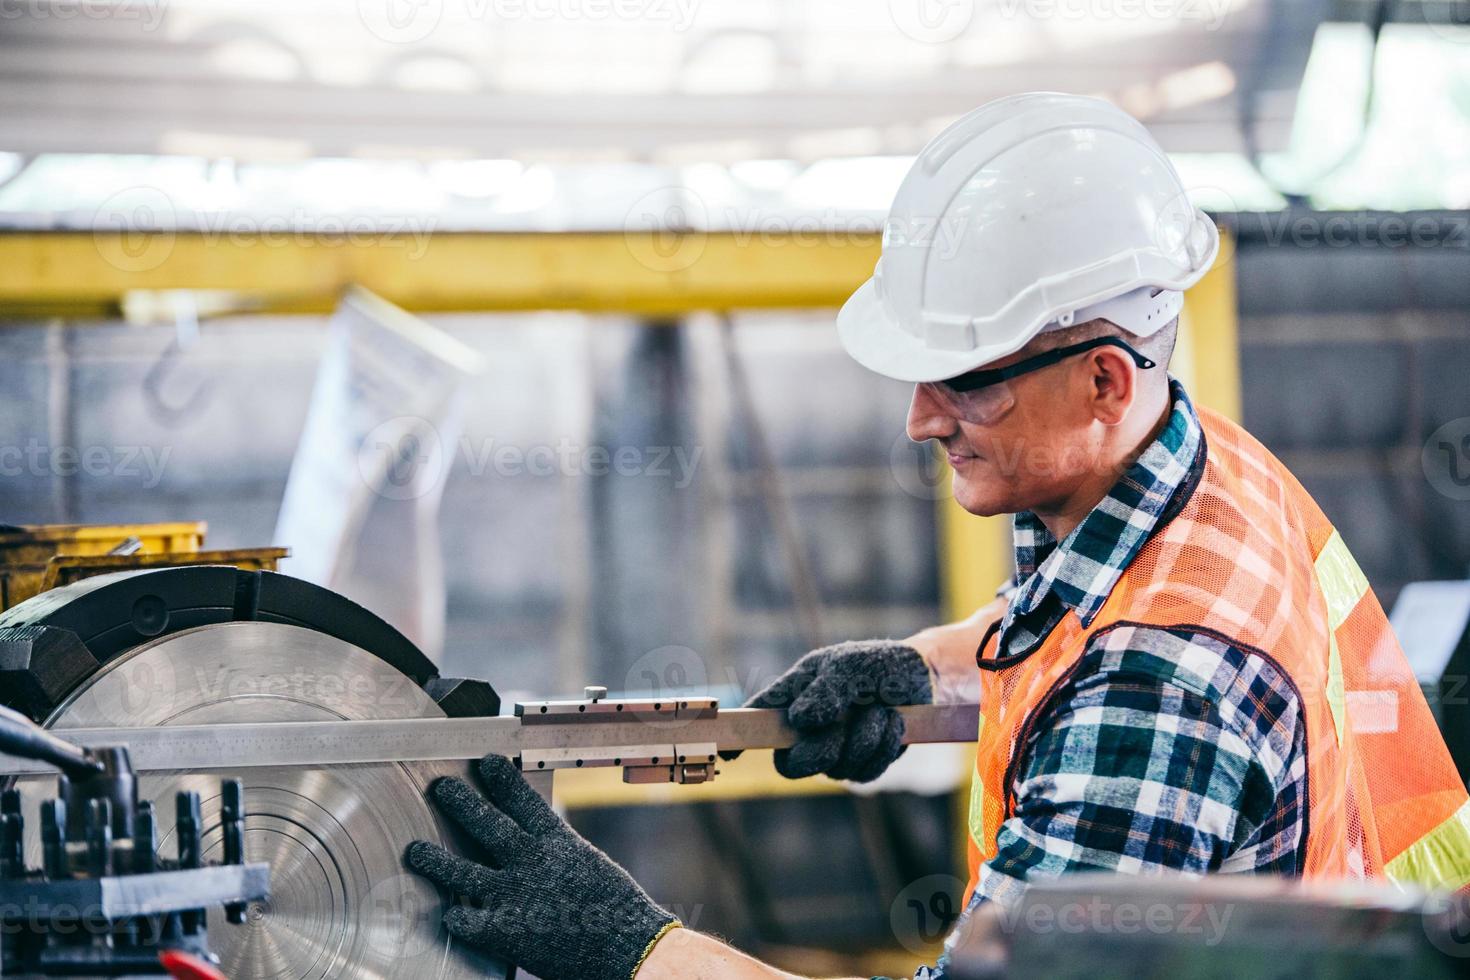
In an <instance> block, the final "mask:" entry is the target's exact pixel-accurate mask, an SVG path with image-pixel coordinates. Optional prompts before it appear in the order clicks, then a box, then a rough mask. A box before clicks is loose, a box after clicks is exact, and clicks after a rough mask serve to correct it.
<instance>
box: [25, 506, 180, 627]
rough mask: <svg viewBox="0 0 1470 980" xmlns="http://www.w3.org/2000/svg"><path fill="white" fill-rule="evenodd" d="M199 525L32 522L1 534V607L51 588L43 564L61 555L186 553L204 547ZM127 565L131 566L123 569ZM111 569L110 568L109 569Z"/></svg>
mask: <svg viewBox="0 0 1470 980" xmlns="http://www.w3.org/2000/svg"><path fill="white" fill-rule="evenodd" d="M208 528H209V525H208V524H206V523H205V522H203V521H170V522H167V523H162V524H31V525H23V526H21V527H19V528H18V529H16V530H9V531H0V609H9V608H10V607H11V606H13V605H15V604H16V603H17V602H22V601H24V600H26V599H29V598H30V597H31V596H33V595H35V594H36V593H38V592H42V591H44V590H45V589H46V588H48V587H49V586H46V585H45V581H46V572H47V566H48V565H49V564H50V562H51V559H52V558H54V557H57V556H59V555H70V556H96V555H106V554H108V553H109V552H112V551H114V550H116V549H117V548H119V547H122V546H124V545H130V544H131V543H132V542H133V541H134V540H136V541H137V546H136V549H137V550H136V551H134V553H133V554H132V555H130V556H127V557H128V558H130V559H136V558H138V557H139V556H141V555H145V554H152V555H156V554H166V553H173V554H189V553H193V552H197V551H198V550H199V549H200V547H201V546H202V545H203V544H204V533H205V531H207V530H208ZM125 567H131V566H125ZM109 570H111V569H109Z"/></svg>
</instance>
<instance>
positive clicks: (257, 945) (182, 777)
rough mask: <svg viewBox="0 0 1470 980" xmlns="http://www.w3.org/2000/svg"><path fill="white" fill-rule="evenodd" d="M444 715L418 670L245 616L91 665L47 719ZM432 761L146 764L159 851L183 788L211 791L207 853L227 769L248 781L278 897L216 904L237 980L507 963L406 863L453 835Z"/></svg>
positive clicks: (258, 842)
mask: <svg viewBox="0 0 1470 980" xmlns="http://www.w3.org/2000/svg"><path fill="white" fill-rule="evenodd" d="M434 717H443V712H442V711H441V710H440V709H439V707H438V705H436V704H435V703H434V701H433V699H431V698H430V697H429V696H428V695H427V694H425V693H424V692H423V690H422V689H420V688H419V686H418V685H417V684H415V683H414V682H413V681H412V680H411V679H409V678H407V677H405V676H404V675H403V674H401V673H399V672H398V671H397V670H395V669H394V668H392V667H390V666H388V665H387V664H386V663H384V662H383V661H381V660H379V659H378V658H377V657H375V656H373V655H372V654H370V653H367V652H365V651H363V650H361V649H359V648H357V647H355V646H352V645H351V644H349V643H346V642H344V641H342V640H338V639H335V638H333V637H331V636H328V635H326V634H324V633H318V632H315V631H313V630H308V629H304V628H301V627H296V626H287V625H283V624H278V623H260V622H237V623H225V624H220V625H215V626H205V627H200V628H197V629H193V630H187V631H184V632H180V633H174V634H171V635H169V636H166V637H162V638H160V639H158V640H155V641H153V642H151V643H147V644H144V645H142V646H139V647H136V648H134V649H132V650H129V651H128V652H126V653H125V654H123V655H121V656H119V657H117V658H115V659H114V660H113V661H111V662H110V663H108V664H107V665H106V666H105V667H104V668H103V669H101V670H100V671H98V673H97V674H96V675H95V676H93V677H92V678H91V679H90V680H89V681H88V682H87V683H86V684H85V685H83V687H82V688H81V689H79V690H78V691H77V692H76V693H75V694H74V695H73V696H72V697H71V698H69V699H68V700H67V701H66V702H65V703H63V704H61V705H60V706H59V707H58V708H57V709H56V711H55V712H54V713H53V714H52V716H51V718H50V719H49V720H48V724H47V727H49V728H55V729H66V728H84V727H94V726H107V725H129V726H143V725H199V724H211V723H250V722H261V723H269V722H278V721H329V720H333V719H345V720H354V721H358V720H374V719H386V718H434ZM441 771H444V770H442V768H441V769H436V768H435V767H434V766H432V765H424V764H404V763H383V764H369V765H343V766H324V767H321V768H290V769H269V768H250V769H240V770H236V771H214V772H210V773H206V774H198V775H195V774H152V775H145V776H142V777H140V779H139V786H140V795H141V796H142V797H146V798H148V799H151V800H153V801H154V806H155V809H156V812H157V823H158V832H159V838H160V841H159V851H160V853H161V854H162V855H164V856H166V857H169V858H172V857H174V856H175V853H176V848H177V842H176V841H175V839H174V833H173V830H174V818H175V809H174V807H175V804H174V795H175V793H176V792H177V791H179V790H184V789H191V790H195V791H196V792H198V793H199V795H200V798H201V800H202V803H203V814H204V825H205V827H206V828H207V832H206V834H205V836H204V838H203V841H202V843H203V848H204V853H205V859H206V860H215V861H217V860H219V859H220V858H221V857H222V854H221V848H222V843H221V831H220V825H219V808H220V790H219V786H220V780H221V779H222V778H236V779H240V780H242V781H243V783H244V785H245V802H246V824H245V856H246V860H248V861H266V862H269V863H270V865H271V898H270V899H269V900H268V901H265V902H259V903H254V904H252V905H251V907H250V908H249V909H248V911H247V914H246V921H245V923H244V924H243V925H232V924H230V923H228V922H226V921H225V917H224V915H223V912H222V911H219V910H214V911H211V912H210V913H209V938H210V945H211V946H212V948H213V949H214V950H215V952H216V953H218V954H219V956H220V960H221V963H220V965H221V967H222V969H223V970H224V972H225V974H226V975H227V976H229V977H231V978H232V980H266V978H271V980H316V978H330V977H371V978H383V980H392V978H399V977H402V978H408V977H414V978H416V980H423V978H429V977H438V978H458V977H471V976H474V977H484V976H486V975H487V974H488V975H491V976H499V975H501V972H500V970H499V968H498V966H497V965H496V964H494V963H493V962H490V961H488V960H485V959H482V958H480V957H477V956H475V955H474V953H473V951H467V950H465V949H463V948H462V947H461V946H459V945H458V944H456V945H454V946H451V945H450V944H449V942H448V940H447V937H446V934H445V933H444V932H443V930H442V926H441V924H440V915H441V901H440V897H439V894H438V892H437V891H436V890H435V889H434V888H433V887H432V886H430V885H428V884H427V883H425V882H424V881H423V880H422V879H420V878H418V877H417V876H414V875H412V874H409V873H407V872H406V871H405V870H404V868H403V865H402V856H403V851H404V848H405V847H407V845H408V844H409V843H410V842H411V841H413V840H416V839H419V838H426V839H429V840H440V839H442V838H443V833H442V830H441V827H440V825H439V823H438V821H437V818H436V816H435V814H434V813H433V811H432V810H431V809H430V807H429V805H428V803H427V801H426V800H425V797H424V791H425V789H426V786H427V783H428V782H429V781H430V780H432V779H433V777H434V776H435V775H437V774H439V772H441Z"/></svg>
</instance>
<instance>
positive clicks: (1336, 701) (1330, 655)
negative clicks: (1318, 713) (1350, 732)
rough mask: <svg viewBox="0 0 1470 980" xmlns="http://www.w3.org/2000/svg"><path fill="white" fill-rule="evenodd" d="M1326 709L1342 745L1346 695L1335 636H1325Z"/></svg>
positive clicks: (1338, 741)
mask: <svg viewBox="0 0 1470 980" xmlns="http://www.w3.org/2000/svg"><path fill="white" fill-rule="evenodd" d="M1327 707H1329V708H1331V709H1332V727H1333V728H1334V729H1335V730H1336V732H1337V744H1338V745H1341V744H1342V723H1343V716H1344V715H1346V714H1347V694H1346V692H1345V691H1344V690H1343V683H1342V651H1340V650H1338V648H1337V634H1336V633H1331V632H1329V633H1328V634H1327Z"/></svg>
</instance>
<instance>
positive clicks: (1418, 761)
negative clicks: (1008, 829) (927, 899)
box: [965, 410, 1470, 903]
mask: <svg viewBox="0 0 1470 980" xmlns="http://www.w3.org/2000/svg"><path fill="white" fill-rule="evenodd" d="M1199 414H1200V421H1201V424H1202V426H1203V429H1204V437H1205V444H1206V447H1207V448H1206V451H1207V456H1206V459H1205V464H1204V470H1203V473H1202V474H1201V476H1200V479H1199V483H1198V484H1197V486H1196V487H1195V489H1194V492H1193V494H1192V495H1191V496H1190V498H1189V500H1188V501H1187V502H1186V503H1185V504H1184V506H1183V508H1182V509H1181V510H1180V511H1179V512H1178V513H1177V514H1176V515H1175V516H1174V518H1173V519H1172V520H1170V521H1168V523H1167V524H1166V525H1164V526H1163V527H1160V528H1158V529H1156V530H1155V532H1154V534H1153V536H1152V537H1151V538H1150V539H1149V541H1148V542H1147V543H1146V544H1145V545H1144V546H1143V548H1142V549H1141V550H1140V551H1139V553H1138V554H1137V556H1135V557H1134V559H1133V562H1132V563H1131V564H1130V565H1129V566H1128V568H1127V570H1125V571H1124V572H1123V575H1122V577H1121V578H1119V580H1118V583H1117V584H1116V585H1115V586H1114V588H1113V591H1112V593H1111V595H1109V597H1108V599H1107V601H1106V602H1105V603H1104V604H1103V606H1102V608H1101V609H1100V610H1099V612H1098V614H1097V616H1096V617H1095V618H1094V619H1093V622H1092V624H1091V625H1090V626H1087V627H1084V626H1083V625H1082V623H1081V621H1080V620H1079V619H1078V618H1077V615H1076V613H1075V612H1072V611H1070V610H1069V611H1068V613H1067V615H1066V616H1065V617H1064V618H1063V619H1062V621H1061V622H1060V624H1058V625H1057V626H1056V628H1055V629H1053V630H1052V631H1051V633H1050V634H1049V635H1048V636H1047V637H1046V638H1045V639H1044V640H1043V641H1042V642H1041V644H1040V645H1039V646H1037V647H1036V648H1035V649H1034V650H1032V651H1030V652H1029V653H1022V654H1016V655H1012V656H1011V657H1008V658H1006V659H1004V660H997V659H996V657H997V649H996V647H997V643H998V640H997V639H996V631H995V629H994V628H992V630H991V631H990V633H988V634H987V636H986V639H985V640H984V641H982V642H981V644H980V649H979V651H978V652H977V655H976V656H977V660H978V661H979V662H980V663H981V664H982V666H983V669H982V670H981V672H980V673H981V694H980V709H981V710H980V735H979V744H978V751H977V756H976V768H975V778H974V780H973V783H972V788H971V792H970V819H969V831H970V887H969V890H968V891H967V893H966V896H965V898H966V902H967V903H968V901H969V896H970V894H972V893H973V892H974V890H975V887H976V885H977V884H978V882H979V876H980V865H981V864H983V863H984V862H985V861H988V860H990V859H991V858H993V857H994V856H995V853H996V846H997V845H996V835H997V833H998V832H999V830H1000V825H1001V823H1002V822H1003V821H1004V820H1006V819H1007V818H1008V817H1010V816H1011V814H1012V813H1013V812H1014V809H1015V799H1014V796H1013V793H1012V788H1013V785H1014V777H1015V773H1014V772H1013V771H1012V769H1013V767H1014V766H1015V765H1017V764H1018V761H1019V760H1018V754H1019V749H1020V748H1021V747H1022V746H1024V745H1025V744H1026V739H1027V737H1028V736H1029V734H1030V728H1031V726H1032V724H1033V723H1034V721H1035V719H1036V718H1037V717H1038V716H1039V714H1040V712H1041V711H1042V709H1043V708H1045V707H1046V706H1047V702H1048V701H1049V700H1050V699H1051V697H1052V696H1053V695H1054V694H1055V693H1056V692H1057V691H1059V690H1060V689H1061V688H1062V686H1063V685H1064V684H1066V683H1067V682H1068V681H1069V680H1070V679H1071V677H1072V674H1073V673H1074V672H1075V671H1076V669H1077V666H1078V664H1080V663H1081V659H1082V655H1083V652H1084V650H1085V649H1086V647H1087V644H1088V641H1089V640H1091V639H1092V637H1093V636H1095V635H1097V634H1099V633H1101V632H1102V631H1104V630H1107V629H1109V628H1111V627H1115V626H1118V625H1144V626H1155V627H1165V628H1187V629H1191V630H1195V631H1200V632H1208V633H1213V634H1215V635H1217V636H1219V637H1221V638H1222V639H1224V640H1227V641H1228V642H1230V643H1232V644H1234V645H1235V646H1237V647H1242V648H1245V649H1247V650H1251V651H1254V652H1255V653H1258V654H1260V655H1261V656H1262V657H1265V658H1266V659H1268V660H1270V661H1271V662H1273V663H1274V664H1275V665H1276V666H1277V668H1278V669H1279V670H1281V672H1282V673H1283V674H1284V675H1285V676H1286V678H1287V679H1288V680H1289V682H1290V683H1291V684H1292V685H1293V686H1294V687H1295V688H1296V692H1297V694H1298V695H1299V703H1300V705H1301V710H1302V713H1303V716H1304V717H1305V720H1306V752H1307V787H1308V803H1307V806H1308V810H1307V821H1306V830H1305V833H1306V840H1305V846H1306V865H1305V869H1306V870H1305V875H1306V876H1307V877H1309V878H1318V879H1345V878H1346V879H1388V880H1391V881H1395V882H1399V883H1401V884H1415V885H1419V886H1422V887H1430V888H1445V889H1459V888H1463V887H1465V886H1466V884H1467V883H1470V802H1467V797H1466V793H1465V784H1464V783H1463V782H1462V781H1461V778H1460V775H1459V773H1458V772H1456V770H1455V765H1454V763H1453V762H1452V761H1451V759H1450V754H1449V751H1448V749H1446V747H1445V744H1444V739H1443V738H1442V737H1441V736H1440V733H1439V728H1438V727H1437V726H1436V724H1435V721H1434V717H1433V715H1432V714H1431V713H1430V710H1429V705H1428V704H1427V703H1426V702H1425V700H1424V694H1423V691H1422V690H1421V689H1420V687H1419V684H1418V681H1417V680H1416V679H1415V677H1414V674H1413V672H1412V671H1411V670H1410V668H1409V664H1408V661H1407V660H1406V659H1405V658H1404V654H1403V651H1402V650H1401V649H1400V648H1399V645H1398V641H1397V640H1396V639H1395V638H1394V635H1393V632H1392V631H1391V630H1390V628H1389V625H1388V619H1387V617H1385V616H1384V615H1383V609H1382V607H1381V606H1379V604H1378V600H1377V599H1376V598H1375V597H1374V595H1373V592H1372V590H1371V589H1369V587H1368V580H1367V579H1366V578H1364V577H1363V573H1362V572H1361V571H1360V570H1359V569H1358V565H1357V563H1356V562H1355V561H1354V560H1353V557H1352V555H1351V554H1349V553H1348V549H1347V546H1346V545H1345V544H1343V541H1342V538H1341V537H1340V536H1339V535H1338V533H1337V531H1336V530H1334V529H1333V527H1332V525H1331V523H1329V522H1328V520H1327V518H1326V516H1324V515H1323V513H1322V511H1321V509H1320V508H1318V506H1317V504H1316V502H1314V501H1313V500H1312V498H1311V497H1310V496H1308V494H1307V492H1306V490H1304V489H1303V488H1302V486H1301V484H1300V483H1298V482H1297V481H1296V478H1295V477H1293V476H1292V475H1291V473H1289V472H1288V471H1287V469H1286V467H1285V466H1283V465H1282V464H1281V462H1280V461H1279V460H1277V459H1276V457H1274V456H1272V455H1271V453H1270V452H1268V451H1267V450H1266V448H1265V447H1264V446H1262V445H1261V444H1260V443H1259V442H1257V441H1256V440H1255V439H1254V438H1253V437H1252V436H1250V435H1249V434H1248V433H1247V432H1245V430H1243V429H1241V428H1240V427H1239V426H1237V425H1235V424H1234V423H1232V422H1230V421H1228V420H1227V419H1225V418H1222V417H1221V416H1219V415H1216V414H1214V413H1212V412H1208V411H1203V410H1202V411H1200V413H1199ZM992 640H995V641H996V642H992Z"/></svg>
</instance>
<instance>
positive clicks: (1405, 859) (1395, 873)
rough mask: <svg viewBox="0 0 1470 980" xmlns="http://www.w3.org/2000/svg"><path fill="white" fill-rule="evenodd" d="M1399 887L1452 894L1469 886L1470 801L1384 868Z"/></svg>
mask: <svg viewBox="0 0 1470 980" xmlns="http://www.w3.org/2000/svg"><path fill="white" fill-rule="evenodd" d="M1383 873H1384V874H1386V875H1388V877H1389V878H1391V879H1393V880H1394V882H1396V883H1397V884H1400V885H1418V886H1419V887H1421V888H1442V889H1446V890H1450V891H1453V890H1455V889H1459V888H1463V887H1464V886H1465V885H1466V884H1470V800H1467V801H1466V802H1464V803H1462V804H1460V808H1459V809H1458V810H1456V811H1455V812H1454V814H1453V815H1452V816H1451V817H1450V818H1449V819H1448V820H1446V821H1445V822H1444V823H1442V824H1440V825H1439V826H1438V827H1435V828H1434V829H1433V830H1431V831H1430V832H1429V833H1427V834H1425V835H1424V836H1423V837H1421V838H1419V839H1418V840H1417V841H1415V842H1414V843H1413V844H1410V845H1409V846H1408V847H1406V848H1405V849H1404V851H1403V853H1402V854H1400V855H1399V856H1398V857H1396V858H1394V859H1393V860H1392V861H1390V862H1388V864H1386V865H1384V867H1383Z"/></svg>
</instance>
